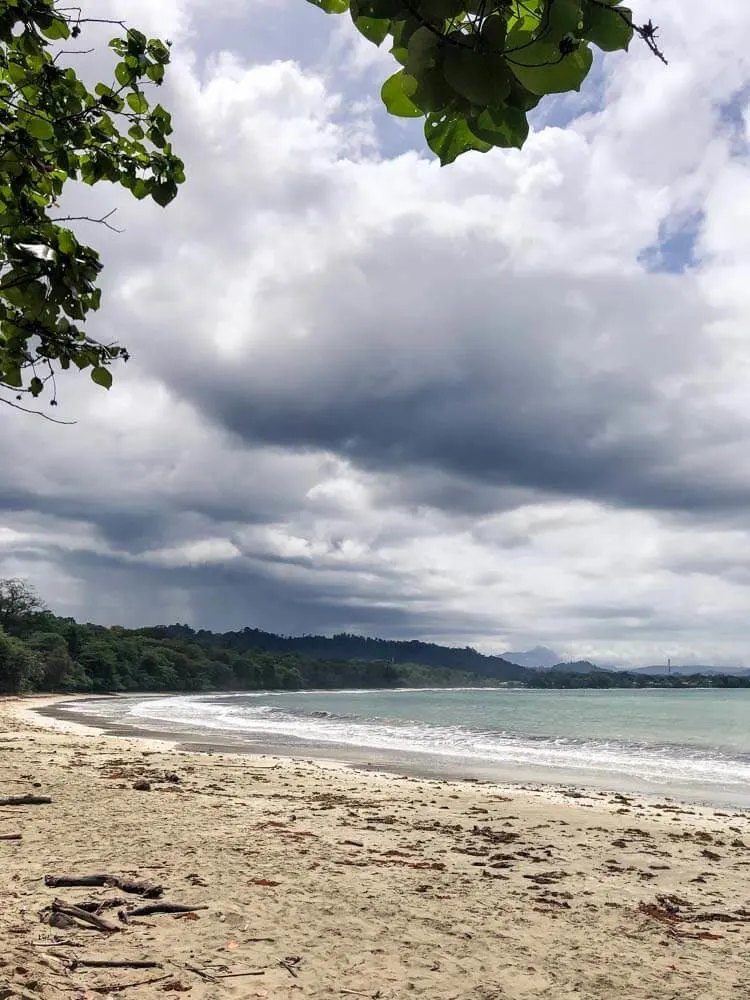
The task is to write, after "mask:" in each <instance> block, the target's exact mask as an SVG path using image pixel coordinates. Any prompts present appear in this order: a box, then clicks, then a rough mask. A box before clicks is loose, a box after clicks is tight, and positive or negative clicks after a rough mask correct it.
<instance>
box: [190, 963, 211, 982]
mask: <svg viewBox="0 0 750 1000" xmlns="http://www.w3.org/2000/svg"><path fill="white" fill-rule="evenodd" d="M184 968H185V971H186V972H194V973H195V975H196V976H200V977H201V979H205V980H206V982H210V983H215V982H216V976H215V975H214V974H213V973H211V972H206V970H205V969H199V968H198V966H197V965H190V964H189V963H186V964H185V966H184Z"/></svg>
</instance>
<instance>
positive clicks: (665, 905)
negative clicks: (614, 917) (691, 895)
mask: <svg viewBox="0 0 750 1000" xmlns="http://www.w3.org/2000/svg"><path fill="white" fill-rule="evenodd" d="M638 910H639V912H640V913H643V914H645V916H647V917H650V918H651V919H652V920H657V921H658V922H659V923H661V924H664V925H666V927H667V929H668V932H669V933H670V934H672V935H674V936H675V937H681V938H693V939H695V940H699V941H718V940H720V939H721V937H722V936H723V935H721V934H712V933H711V932H710V931H694V932H693V931H687V930H684V929H683V928H682V927H677V926H676V925H677V924H684V923H691V924H704V923H710V922H712V921H717V922H719V923H726V924H729V923H750V911H748V910H744V909H739V910H736V911H735V912H734V913H722V912H719V911H705V912H704V911H699V912H696V908H695V906H694V905H693V904H692V903H690V902H688V901H687V900H685V899H681V898H680V897H679V896H674V895H659V896H657V897H656V902H655V903H643V902H642V903H640V905H639V907H638Z"/></svg>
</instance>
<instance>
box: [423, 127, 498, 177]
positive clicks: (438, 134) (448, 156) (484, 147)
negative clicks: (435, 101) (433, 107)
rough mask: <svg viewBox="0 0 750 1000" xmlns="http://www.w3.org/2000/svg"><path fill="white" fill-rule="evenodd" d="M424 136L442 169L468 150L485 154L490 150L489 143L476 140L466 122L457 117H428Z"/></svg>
mask: <svg viewBox="0 0 750 1000" xmlns="http://www.w3.org/2000/svg"><path fill="white" fill-rule="evenodd" d="M424 134H425V138H426V139H427V145H428V146H429V147H430V149H431V150H432V151H433V153H436V154H437V156H438V157H439V159H440V164H441V166H443V167H445V166H447V165H448V164H449V163H453V161H454V160H455V159H456V158H457V157H459V156H461V155H462V154H463V153H467V152H468V151H469V150H472V149H473V150H476V151H477V152H480V153H486V152H487V151H488V150H489V149H491V148H492V145H491V143H489V142H485V141H484V140H483V139H479V138H477V136H475V135H474V134H473V132H472V131H471V129H470V128H469V126H468V123H467V122H466V120H465V119H464V118H460V117H458V116H457V115H446V114H437V115H428V116H427V121H426V122H425V126H424Z"/></svg>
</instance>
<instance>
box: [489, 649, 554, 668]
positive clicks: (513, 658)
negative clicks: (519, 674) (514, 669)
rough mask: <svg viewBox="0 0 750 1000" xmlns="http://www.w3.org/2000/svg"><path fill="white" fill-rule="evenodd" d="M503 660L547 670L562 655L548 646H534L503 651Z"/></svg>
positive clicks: (521, 665)
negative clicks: (507, 651) (516, 650)
mask: <svg viewBox="0 0 750 1000" xmlns="http://www.w3.org/2000/svg"><path fill="white" fill-rule="evenodd" d="M502 657H503V659H504V660H508V661H509V662H510V663H516V664H518V666H519V667H532V668H533V669H535V670H549V669H550V668H551V667H554V666H556V665H557V664H558V663H560V662H562V656H560V654H559V653H556V652H555V651H554V649H550V648H549V646H534V648H533V649H526V650H524V651H523V652H518V653H513V652H510V653H503V654H502Z"/></svg>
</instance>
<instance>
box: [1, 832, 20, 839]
mask: <svg viewBox="0 0 750 1000" xmlns="http://www.w3.org/2000/svg"><path fill="white" fill-rule="evenodd" d="M0 840H23V837H22V836H21V834H20V833H0Z"/></svg>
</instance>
